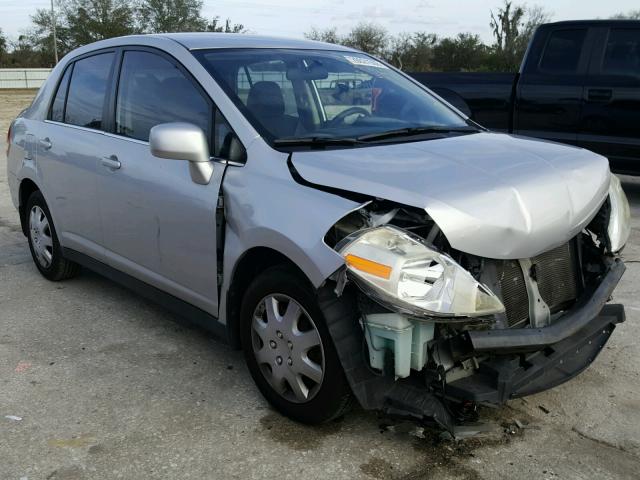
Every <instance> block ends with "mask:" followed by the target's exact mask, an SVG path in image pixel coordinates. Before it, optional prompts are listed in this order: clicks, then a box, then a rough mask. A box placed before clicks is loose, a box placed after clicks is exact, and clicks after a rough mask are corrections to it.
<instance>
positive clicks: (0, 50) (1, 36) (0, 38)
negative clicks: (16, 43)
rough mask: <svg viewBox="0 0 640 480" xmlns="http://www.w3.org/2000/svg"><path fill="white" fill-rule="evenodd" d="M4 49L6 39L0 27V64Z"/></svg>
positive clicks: (2, 60)
mask: <svg viewBox="0 0 640 480" xmlns="http://www.w3.org/2000/svg"><path fill="white" fill-rule="evenodd" d="M6 51H7V39H6V38H5V36H4V33H3V32H2V29H1V28H0V65H3V63H4V57H5V54H6Z"/></svg>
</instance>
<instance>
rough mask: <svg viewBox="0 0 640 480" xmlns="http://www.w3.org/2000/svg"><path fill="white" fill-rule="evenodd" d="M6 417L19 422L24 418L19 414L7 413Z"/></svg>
mask: <svg viewBox="0 0 640 480" xmlns="http://www.w3.org/2000/svg"><path fill="white" fill-rule="evenodd" d="M4 418H6V419H7V420H13V421H14V422H19V421H21V420H22V417H18V416H17V415H5V416H4Z"/></svg>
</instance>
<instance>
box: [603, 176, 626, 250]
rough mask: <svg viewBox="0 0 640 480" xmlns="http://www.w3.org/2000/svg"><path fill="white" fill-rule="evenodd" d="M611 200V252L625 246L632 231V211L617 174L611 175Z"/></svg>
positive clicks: (609, 227)
mask: <svg viewBox="0 0 640 480" xmlns="http://www.w3.org/2000/svg"><path fill="white" fill-rule="evenodd" d="M609 202H610V205H611V211H610V214H609V225H608V226H607V235H608V236H609V244H610V247H611V252H612V253H618V252H620V251H621V250H622V249H623V248H624V246H625V244H626V243H627V240H628V239H629V234H630V233H631V223H630V222H631V213H630V211H629V201H628V200H627V196H626V195H625V194H624V191H623V190H622V184H621V183H620V179H619V178H618V177H616V176H615V175H611V184H610V185H609Z"/></svg>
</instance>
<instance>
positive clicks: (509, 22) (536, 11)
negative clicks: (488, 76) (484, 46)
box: [490, 0, 551, 71]
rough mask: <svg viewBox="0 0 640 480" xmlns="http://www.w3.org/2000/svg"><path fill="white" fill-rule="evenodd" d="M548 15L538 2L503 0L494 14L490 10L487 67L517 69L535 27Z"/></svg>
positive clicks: (549, 16)
mask: <svg viewBox="0 0 640 480" xmlns="http://www.w3.org/2000/svg"><path fill="white" fill-rule="evenodd" d="M550 18H551V15H550V14H549V13H548V12H547V11H545V10H544V9H543V8H541V7H539V6H534V7H531V8H527V7H524V6H518V5H515V6H514V4H513V2H511V1H510V0H505V2H504V6H503V7H502V8H500V9H498V12H497V14H494V13H493V12H491V21H490V25H491V29H492V31H493V36H494V37H495V42H494V44H493V55H492V58H491V59H490V60H491V64H492V65H491V67H492V68H493V69H496V70H505V71H516V70H518V68H519V66H520V63H521V62H522V57H523V56H524V53H525V51H526V49H527V45H528V44H529V40H530V39H531V36H532V35H533V32H534V31H535V29H536V27H537V26H538V25H540V24H541V23H545V22H548V21H549V19H550Z"/></svg>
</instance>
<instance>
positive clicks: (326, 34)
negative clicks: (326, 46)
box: [304, 27, 343, 43]
mask: <svg viewBox="0 0 640 480" xmlns="http://www.w3.org/2000/svg"><path fill="white" fill-rule="evenodd" d="M304 37H305V38H307V39H309V40H316V41H318V42H326V43H342V42H343V39H342V38H341V37H340V36H339V35H338V30H337V29H336V27H333V28H327V29H325V30H318V29H317V28H316V27H311V30H309V31H308V32H306V33H305V34H304Z"/></svg>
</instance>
